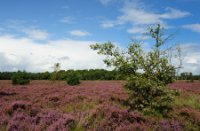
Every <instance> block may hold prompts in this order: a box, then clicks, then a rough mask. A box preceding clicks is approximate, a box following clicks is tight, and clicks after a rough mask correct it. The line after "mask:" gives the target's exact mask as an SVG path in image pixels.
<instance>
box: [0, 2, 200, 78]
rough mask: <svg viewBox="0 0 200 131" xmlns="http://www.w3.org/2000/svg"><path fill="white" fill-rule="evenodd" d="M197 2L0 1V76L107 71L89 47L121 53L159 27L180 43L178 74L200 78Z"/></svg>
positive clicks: (199, 17)
mask: <svg viewBox="0 0 200 131" xmlns="http://www.w3.org/2000/svg"><path fill="white" fill-rule="evenodd" d="M199 6H200V1H199V0H151V1H150V0H1V2H0V16H1V17H0V71H16V70H27V71H32V72H40V71H52V66H53V64H54V63H57V62H59V63H61V66H62V69H90V68H106V66H105V65H104V64H103V62H102V59H103V57H102V56H98V55H97V54H96V53H95V52H94V51H92V50H91V49H90V48H89V45H90V44H94V43H97V42H99V43H103V42H106V41H111V42H113V43H115V44H117V45H118V46H120V47H122V48H125V47H127V45H128V44H129V43H130V42H131V40H133V39H134V40H140V41H142V42H143V43H145V45H146V48H148V47H151V45H152V40H151V39H150V38H149V36H147V35H145V34H144V33H145V32H146V29H147V27H148V26H149V25H154V24H158V23H160V24H161V25H162V26H163V27H165V29H166V33H169V34H174V38H173V39H172V40H170V44H171V43H173V44H176V43H178V44H181V48H182V56H183V69H182V71H190V72H193V73H194V74H200V14H199V11H200V9H199Z"/></svg>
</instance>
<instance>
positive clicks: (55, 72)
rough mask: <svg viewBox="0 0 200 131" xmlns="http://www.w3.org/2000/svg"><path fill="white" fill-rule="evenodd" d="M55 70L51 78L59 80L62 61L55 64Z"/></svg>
mask: <svg viewBox="0 0 200 131" xmlns="http://www.w3.org/2000/svg"><path fill="white" fill-rule="evenodd" d="M53 68H54V72H53V73H52V74H51V80H58V78H59V71H60V68H61V66H60V63H55V64H54V67H53Z"/></svg>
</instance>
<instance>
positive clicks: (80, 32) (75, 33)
mask: <svg viewBox="0 0 200 131" xmlns="http://www.w3.org/2000/svg"><path fill="white" fill-rule="evenodd" d="M69 33H70V34H71V35H73V36H88V35H90V33H89V32H87V31H84V30H71V31H70V32H69Z"/></svg>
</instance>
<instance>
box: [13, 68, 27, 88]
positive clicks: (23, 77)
mask: <svg viewBox="0 0 200 131" xmlns="http://www.w3.org/2000/svg"><path fill="white" fill-rule="evenodd" d="M29 83H30V79H29V75H28V74H27V73H26V72H25V71H23V72H21V71H18V72H17V73H16V74H14V75H13V76H12V84H13V85H26V84H29Z"/></svg>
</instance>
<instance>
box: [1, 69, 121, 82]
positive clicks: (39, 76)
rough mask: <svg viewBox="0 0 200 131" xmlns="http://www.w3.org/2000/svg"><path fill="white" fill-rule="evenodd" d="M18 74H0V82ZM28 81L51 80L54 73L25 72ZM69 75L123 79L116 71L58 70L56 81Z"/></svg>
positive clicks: (96, 78) (89, 78)
mask: <svg viewBox="0 0 200 131" xmlns="http://www.w3.org/2000/svg"><path fill="white" fill-rule="evenodd" d="M20 72H21V71H18V72H0V80H11V79H12V76H13V75H14V74H17V73H20ZM23 72H24V73H26V76H28V78H29V79H30V80H51V79H52V77H54V76H55V72H48V71H46V72H43V73H30V72H25V71H23ZM71 74H76V75H78V76H79V78H80V79H81V80H123V79H124V77H123V75H121V74H120V73H119V72H118V71H115V70H113V71H108V70H104V69H90V70H66V71H65V70H60V71H58V72H57V73H56V79H57V80H66V79H67V78H68V77H69V76H70V75H71Z"/></svg>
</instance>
